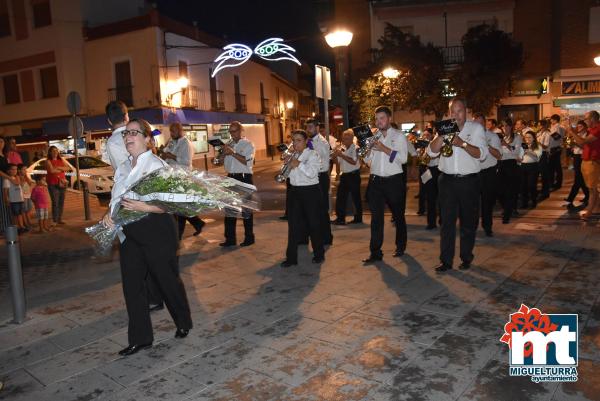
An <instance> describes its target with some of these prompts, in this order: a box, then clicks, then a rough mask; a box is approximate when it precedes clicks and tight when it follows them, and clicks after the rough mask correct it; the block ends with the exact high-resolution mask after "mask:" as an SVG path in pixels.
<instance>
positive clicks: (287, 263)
mask: <svg viewBox="0 0 600 401" xmlns="http://www.w3.org/2000/svg"><path fill="white" fill-rule="evenodd" d="M297 264H298V262H296V263H293V262H290V261H289V260H287V259H286V260H284V261H283V262H281V264H280V266H281V267H291V266H296V265H297Z"/></svg>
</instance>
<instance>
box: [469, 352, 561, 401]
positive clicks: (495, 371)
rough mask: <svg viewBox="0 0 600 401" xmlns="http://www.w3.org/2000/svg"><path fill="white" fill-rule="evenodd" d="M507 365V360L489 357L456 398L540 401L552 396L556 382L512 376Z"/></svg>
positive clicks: (481, 400) (484, 400)
mask: <svg viewBox="0 0 600 401" xmlns="http://www.w3.org/2000/svg"><path fill="white" fill-rule="evenodd" d="M508 367H509V365H508V363H507V362H501V361H498V360H496V359H490V360H489V362H488V363H487V364H486V365H485V366H484V367H482V368H481V369H480V371H479V374H477V377H476V378H475V380H473V382H471V384H470V385H469V386H468V387H467V389H466V390H465V391H464V392H463V394H462V395H461V396H460V397H459V398H458V400H460V401H488V400H494V401H504V400H506V401H515V400H528V401H542V400H550V399H551V398H552V395H553V394H554V391H555V390H556V387H557V386H558V383H533V382H532V381H531V379H530V378H529V377H513V376H510V375H509V371H508ZM557 401H558V400H557Z"/></svg>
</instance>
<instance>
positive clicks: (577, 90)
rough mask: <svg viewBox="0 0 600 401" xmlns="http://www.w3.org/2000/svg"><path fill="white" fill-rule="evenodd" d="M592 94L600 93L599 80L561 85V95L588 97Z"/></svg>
mask: <svg viewBox="0 0 600 401" xmlns="http://www.w3.org/2000/svg"><path fill="white" fill-rule="evenodd" d="M592 93H600V80H596V81H573V82H563V83H562V94H563V95H588V94H592Z"/></svg>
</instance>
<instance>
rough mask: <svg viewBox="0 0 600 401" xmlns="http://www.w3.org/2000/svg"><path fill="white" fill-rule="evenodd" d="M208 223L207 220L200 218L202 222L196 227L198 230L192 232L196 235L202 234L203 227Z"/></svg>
mask: <svg viewBox="0 0 600 401" xmlns="http://www.w3.org/2000/svg"><path fill="white" fill-rule="evenodd" d="M205 225H206V223H205V222H203V221H202V220H200V224H198V227H196V231H194V233H193V234H192V235H193V236H194V237H197V236H199V235H200V233H201V232H202V229H203V228H204V226H205Z"/></svg>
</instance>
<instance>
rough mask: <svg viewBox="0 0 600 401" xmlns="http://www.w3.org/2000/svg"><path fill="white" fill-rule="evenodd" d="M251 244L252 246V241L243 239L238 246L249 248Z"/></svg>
mask: <svg viewBox="0 0 600 401" xmlns="http://www.w3.org/2000/svg"><path fill="white" fill-rule="evenodd" d="M252 244H254V240H253V239H245V240H244V242H242V243H241V244H240V246H250V245H252Z"/></svg>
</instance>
